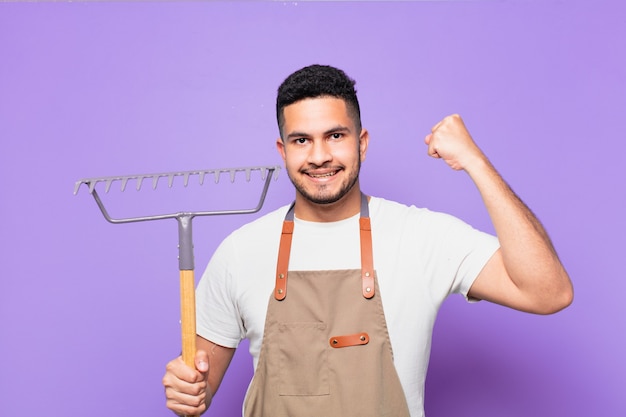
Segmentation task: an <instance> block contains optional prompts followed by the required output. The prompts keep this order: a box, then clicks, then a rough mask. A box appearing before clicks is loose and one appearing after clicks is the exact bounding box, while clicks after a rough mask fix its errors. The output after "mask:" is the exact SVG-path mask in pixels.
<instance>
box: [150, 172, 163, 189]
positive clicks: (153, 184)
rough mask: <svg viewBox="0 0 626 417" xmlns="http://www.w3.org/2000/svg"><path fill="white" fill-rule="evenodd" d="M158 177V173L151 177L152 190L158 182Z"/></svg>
mask: <svg viewBox="0 0 626 417" xmlns="http://www.w3.org/2000/svg"><path fill="white" fill-rule="evenodd" d="M159 178H161V176H160V175H155V176H153V177H152V189H153V190H156V188H157V184H158V183H159Z"/></svg>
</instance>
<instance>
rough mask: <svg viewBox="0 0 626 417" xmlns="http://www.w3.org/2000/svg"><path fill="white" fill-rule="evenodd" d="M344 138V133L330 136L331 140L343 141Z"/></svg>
mask: <svg viewBox="0 0 626 417" xmlns="http://www.w3.org/2000/svg"><path fill="white" fill-rule="evenodd" d="M342 137H343V134H342V133H337V132H335V133H333V134H332V135H330V138H331V139H341V138H342Z"/></svg>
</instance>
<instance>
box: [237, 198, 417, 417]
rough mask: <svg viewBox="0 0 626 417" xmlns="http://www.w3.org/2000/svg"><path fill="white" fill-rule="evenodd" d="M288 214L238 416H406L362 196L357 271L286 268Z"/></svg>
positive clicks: (290, 221) (290, 230)
mask: <svg viewBox="0 0 626 417" xmlns="http://www.w3.org/2000/svg"><path fill="white" fill-rule="evenodd" d="M293 218H294V206H293V205H292V207H291V208H290V210H289V212H288V213H287V215H286V217H285V221H284V223H283V231H282V236H281V241H280V248H279V254H278V267H277V271H276V287H275V289H274V293H273V294H272V296H271V297H270V300H269V305H268V309H267V316H266V319H265V329H264V334H263V343H262V345H261V352H260V354H259V361H258V364H257V369H256V370H255V373H254V377H253V379H252V383H251V384H250V388H249V389H248V393H247V395H246V399H245V401H244V416H245V417H283V416H284V417H335V416H337V417H339V416H355V417H356V416H358V417H409V410H408V406H407V403H406V399H405V396H404V392H403V390H402V386H401V385H400V380H399V378H398V374H397V372H396V369H395V367H394V364H393V352H392V349H391V342H390V341H389V334H388V332H387V323H386V321H385V315H384V313H383V307H382V303H381V298H380V291H379V288H378V281H377V278H376V274H375V272H374V269H373V257H372V235H371V229H370V219H369V210H368V205H367V198H366V197H365V195H362V200H361V218H360V219H359V222H360V237H361V270H358V269H355V270H333V271H287V268H288V265H289V252H290V249H291V236H292V233H293V225H294V222H293ZM287 282H288V283H289V284H288V285H287Z"/></svg>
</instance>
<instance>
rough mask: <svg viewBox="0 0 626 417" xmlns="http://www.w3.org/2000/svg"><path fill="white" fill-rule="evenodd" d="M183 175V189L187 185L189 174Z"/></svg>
mask: <svg viewBox="0 0 626 417" xmlns="http://www.w3.org/2000/svg"><path fill="white" fill-rule="evenodd" d="M183 175H184V181H183V184H185V187H186V186H187V185H188V184H189V173H188V172H185V173H184V174H183Z"/></svg>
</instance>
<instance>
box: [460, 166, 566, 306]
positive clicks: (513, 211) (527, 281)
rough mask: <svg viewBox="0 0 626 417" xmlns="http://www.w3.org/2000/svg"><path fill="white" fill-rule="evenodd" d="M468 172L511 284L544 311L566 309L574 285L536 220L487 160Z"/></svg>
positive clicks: (468, 167) (468, 169)
mask: <svg viewBox="0 0 626 417" xmlns="http://www.w3.org/2000/svg"><path fill="white" fill-rule="evenodd" d="M465 170H466V172H467V173H468V174H469V175H470V177H471V178H472V180H473V181H474V183H475V184H476V186H477V188H478V190H479V192H480V194H481V196H482V199H483V201H484V204H485V207H486V208H487V211H488V213H489V216H490V218H491V221H492V223H493V226H494V228H495V231H496V234H497V236H498V240H499V241H500V245H501V254H502V260H503V264H504V268H505V269H506V272H507V274H508V276H509V278H510V280H511V281H512V282H513V284H515V286H516V287H517V288H518V289H519V291H520V292H521V293H523V294H524V295H525V296H526V297H528V298H529V299H530V300H532V302H533V303H536V305H537V306H539V307H538V308H539V310H541V311H543V309H545V310H546V311H552V310H559V309H561V308H563V307H565V306H567V305H568V304H569V303H570V302H571V298H572V286H571V282H570V280H569V277H568V275H567V272H566V271H565V269H564V268H563V265H562V264H561V262H560V260H559V258H558V256H557V253H556V251H555V249H554V247H553V245H552V242H551V241H550V238H549V236H548V234H547V232H546V231H545V229H544V228H543V226H542V225H541V223H540V222H539V220H538V219H537V217H536V216H535V215H534V214H533V213H532V212H531V210H530V209H529V208H528V207H527V206H526V205H525V204H524V203H523V202H522V200H521V199H520V198H519V197H518V196H517V195H516V194H515V193H514V192H513V190H512V189H511V188H510V187H509V186H508V184H507V183H506V182H505V181H504V179H503V178H502V177H501V176H500V175H499V174H498V172H497V171H496V169H495V168H494V167H493V165H492V164H491V163H490V162H489V160H488V159H487V158H486V157H481V158H477V159H476V160H475V161H473V162H472V164H471V165H469V166H467V167H466V168H465Z"/></svg>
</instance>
